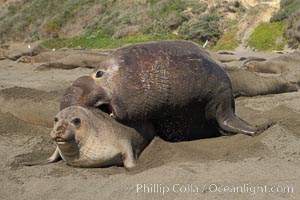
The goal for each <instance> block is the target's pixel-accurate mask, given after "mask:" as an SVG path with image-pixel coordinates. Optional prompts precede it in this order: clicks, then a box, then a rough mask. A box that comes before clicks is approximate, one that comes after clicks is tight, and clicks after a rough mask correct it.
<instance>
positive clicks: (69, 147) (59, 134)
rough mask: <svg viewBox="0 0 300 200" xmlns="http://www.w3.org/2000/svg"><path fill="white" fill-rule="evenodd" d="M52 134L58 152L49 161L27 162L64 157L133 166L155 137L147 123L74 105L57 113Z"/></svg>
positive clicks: (78, 162) (71, 161) (79, 162)
mask: <svg viewBox="0 0 300 200" xmlns="http://www.w3.org/2000/svg"><path fill="white" fill-rule="evenodd" d="M50 136H51V138H52V139H53V140H54V141H55V143H56V145H57V148H56V150H55V152H54V154H53V155H52V156H51V157H50V158H49V159H48V160H46V161H43V162H36V163H24V164H25V165H36V164H46V163H52V162H55V161H57V160H59V159H60V158H62V159H63V160H64V161H65V162H66V163H67V164H68V165H71V166H75V167H106V166H111V165H124V166H125V167H126V168H127V169H130V168H133V167H134V166H135V164H136V159H137V158H138V156H139V155H140V153H141V152H142V151H143V150H144V148H146V146H147V145H148V144H149V143H150V141H151V140H152V139H153V137H154V131H153V129H152V126H151V125H149V126H147V125H146V124H145V123H144V124H140V125H138V124H135V129H134V128H131V127H129V126H124V125H122V124H120V123H118V122H117V121H115V120H114V119H112V118H111V117H110V116H108V115H107V114H106V113H103V112H102V111H99V110H95V109H86V108H83V107H79V106H70V107H68V108H65V109H63V110H62V111H61V112H60V113H58V114H57V116H56V117H55V123H54V127H53V130H52V132H51V133H50Z"/></svg>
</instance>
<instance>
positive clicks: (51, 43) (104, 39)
mask: <svg viewBox="0 0 300 200" xmlns="http://www.w3.org/2000/svg"><path fill="white" fill-rule="evenodd" d="M166 39H174V40H175V39H180V37H179V36H176V35H173V34H172V35H170V34H169V35H166V34H152V35H151V34H137V35H132V36H127V37H124V38H121V39H116V40H114V39H112V38H111V37H109V36H107V35H104V34H102V33H94V34H86V35H83V36H79V37H73V38H67V39H59V38H54V39H49V40H45V41H44V42H43V45H44V46H45V47H48V48H56V49H58V48H62V47H69V48H75V47H81V48H92V49H96V48H97V49H112V48H117V47H121V46H124V45H126V44H134V43H140V42H149V41H155V40H166Z"/></svg>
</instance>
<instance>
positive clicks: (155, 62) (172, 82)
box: [73, 41, 266, 135]
mask: <svg viewBox="0 0 300 200" xmlns="http://www.w3.org/2000/svg"><path fill="white" fill-rule="evenodd" d="M83 80H84V81H83ZM83 82H85V83H87V82H88V84H83ZM82 85H84V88H85V89H83V91H84V92H83V93H85V94H82V95H81V96H83V98H80V102H81V104H84V105H88V106H93V107H98V108H100V109H102V110H103V111H105V112H107V113H110V114H113V116H114V117H115V118H116V119H117V120H119V121H143V120H158V121H160V120H165V119H167V118H168V117H170V116H174V115H175V116H176V117H177V119H179V118H184V116H187V115H189V114H191V113H192V116H193V118H197V116H200V115H203V116H204V119H205V120H206V121H209V122H212V123H214V124H216V125H217V126H218V127H219V130H220V131H221V132H222V133H243V134H246V135H253V134H255V133H257V132H261V131H263V130H264V129H266V125H262V126H253V125H250V124H249V123H247V122H245V121H244V120H242V119H240V118H239V117H237V116H236V115H235V104H234V98H233V95H232V87H231V83H230V79H229V78H228V76H227V74H226V73H225V71H224V70H223V69H222V68H221V67H220V66H219V65H218V64H217V63H216V62H214V60H213V59H212V58H211V57H210V56H209V54H208V53H207V52H206V51H205V50H203V49H202V48H200V47H199V46H198V45H196V44H195V43H192V42H188V41H159V42H150V43H143V44H135V45H129V46H126V47H123V48H120V49H118V50H116V51H115V52H114V53H112V54H111V55H110V56H109V57H108V58H107V59H106V60H105V61H103V62H101V63H100V64H99V67H98V68H97V69H96V70H95V71H94V72H93V73H92V74H91V76H90V77H82V78H81V79H79V80H77V81H76V82H74V84H73V86H74V87H77V86H78V87H82ZM181 115H182V117H181ZM182 121H186V120H182Z"/></svg>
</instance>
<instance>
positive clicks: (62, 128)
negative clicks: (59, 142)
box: [55, 126, 66, 135]
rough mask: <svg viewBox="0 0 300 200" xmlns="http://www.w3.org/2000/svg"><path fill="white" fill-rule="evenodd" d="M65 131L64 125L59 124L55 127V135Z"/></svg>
mask: <svg viewBox="0 0 300 200" xmlns="http://www.w3.org/2000/svg"><path fill="white" fill-rule="evenodd" d="M65 131H66V128H65V127H64V126H59V127H57V128H56V130H55V132H56V134H57V135H61V134H62V133H64V132H65Z"/></svg>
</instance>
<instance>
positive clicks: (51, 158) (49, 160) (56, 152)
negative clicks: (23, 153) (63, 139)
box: [21, 147, 61, 166]
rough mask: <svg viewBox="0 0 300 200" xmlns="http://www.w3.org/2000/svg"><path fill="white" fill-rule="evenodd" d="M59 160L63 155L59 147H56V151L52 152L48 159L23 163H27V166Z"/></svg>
mask: <svg viewBox="0 0 300 200" xmlns="http://www.w3.org/2000/svg"><path fill="white" fill-rule="evenodd" d="M59 160H61V156H60V154H59V150H58V147H56V149H55V151H54V153H53V154H52V156H50V157H49V158H48V159H47V160H37V161H33V162H23V163H21V164H22V165H25V166H34V165H45V164H49V163H54V162H57V161H59Z"/></svg>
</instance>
